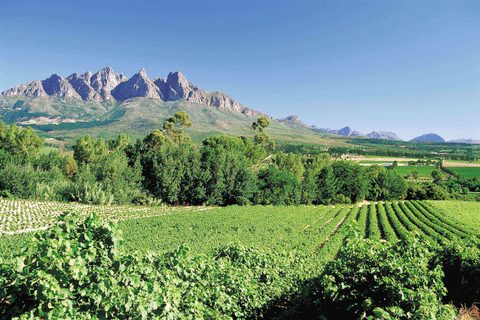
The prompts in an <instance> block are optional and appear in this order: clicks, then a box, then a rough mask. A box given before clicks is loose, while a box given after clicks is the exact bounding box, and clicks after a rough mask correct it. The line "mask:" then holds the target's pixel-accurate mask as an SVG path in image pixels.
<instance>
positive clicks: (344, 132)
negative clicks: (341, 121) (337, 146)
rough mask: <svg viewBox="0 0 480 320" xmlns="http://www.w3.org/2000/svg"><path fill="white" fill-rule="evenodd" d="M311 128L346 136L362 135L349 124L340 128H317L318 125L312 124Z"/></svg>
mask: <svg viewBox="0 0 480 320" xmlns="http://www.w3.org/2000/svg"><path fill="white" fill-rule="evenodd" d="M312 128H314V129H317V130H320V131H322V132H326V133H332V134H337V135H340V136H346V137H353V136H364V135H363V134H362V133H360V132H358V131H355V130H352V129H351V128H350V127H349V126H346V127H343V128H342V129H338V130H334V129H330V128H318V126H316V125H315V127H314V126H312Z"/></svg>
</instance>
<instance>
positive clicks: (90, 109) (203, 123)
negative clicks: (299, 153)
mask: <svg viewBox="0 0 480 320" xmlns="http://www.w3.org/2000/svg"><path fill="white" fill-rule="evenodd" d="M181 110H184V111H186V112H187V113H188V114H189V115H190V116H191V120H192V122H193V126H192V127H191V128H190V129H187V130H186V133H187V134H189V135H191V136H192V138H193V140H194V141H196V142H200V141H201V140H203V139H204V138H205V137H208V136H210V135H215V134H228V135H244V136H253V135H254V132H253V130H252V129H251V125H252V122H253V121H255V120H256V119H257V117H252V116H247V115H244V114H242V113H239V112H235V111H231V110H228V109H218V108H214V107H210V106H207V105H203V104H198V103H192V102H188V101H186V100H183V99H182V100H177V101H168V102H164V101H162V100H159V99H149V98H132V99H128V100H125V101H115V100H109V101H104V102H98V101H81V100H78V99H72V98H67V99H65V98H57V97H38V98H28V97H2V98H0V114H2V116H3V120H4V121H5V122H7V123H17V124H18V125H22V126H26V125H29V126H31V127H32V128H34V129H36V130H38V131H39V134H40V135H42V136H44V137H48V138H56V139H61V140H65V141H67V142H72V141H73V140H74V139H75V138H76V137H78V136H82V135H85V134H90V135H91V136H94V137H102V138H106V139H109V138H112V137H115V136H116V135H118V134H119V133H122V132H123V133H126V134H127V135H129V136H130V137H132V138H133V139H136V138H139V137H143V136H145V135H146V134H147V133H148V132H151V131H152V130H154V129H156V128H160V127H161V126H162V123H163V121H164V120H165V119H166V118H169V117H171V116H172V115H174V114H175V112H177V111H181ZM62 119H63V120H62ZM42 120H43V121H42ZM49 121H50V122H54V123H48V122H49ZM61 121H63V122H62V123H58V122H61ZM45 122H47V123H45ZM268 133H269V134H270V135H271V137H272V138H273V139H275V140H286V141H297V142H308V143H316V144H322V145H343V144H345V142H346V141H348V140H350V138H341V139H339V138H338V136H332V135H330V134H325V133H320V132H318V131H315V130H313V129H311V128H309V127H308V126H306V125H305V124H303V123H302V122H300V121H297V120H293V121H287V122H279V121H277V120H274V119H272V120H271V124H270V127H269V128H268Z"/></svg>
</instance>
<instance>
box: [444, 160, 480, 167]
mask: <svg viewBox="0 0 480 320" xmlns="http://www.w3.org/2000/svg"><path fill="white" fill-rule="evenodd" d="M449 163H457V164H478V165H480V161H464V160H446V161H445V162H444V165H445V166H446V167H448V164H449Z"/></svg>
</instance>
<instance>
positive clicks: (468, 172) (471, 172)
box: [449, 167, 480, 179]
mask: <svg viewBox="0 0 480 320" xmlns="http://www.w3.org/2000/svg"><path fill="white" fill-rule="evenodd" d="M449 169H450V170H452V171H454V172H458V173H460V175H461V176H462V177H464V178H467V179H471V178H473V177H477V178H480V167H450V168H449Z"/></svg>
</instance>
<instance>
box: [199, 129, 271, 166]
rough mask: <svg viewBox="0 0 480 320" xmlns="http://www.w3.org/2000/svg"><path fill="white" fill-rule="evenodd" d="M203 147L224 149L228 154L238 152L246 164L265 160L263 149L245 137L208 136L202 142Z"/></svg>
mask: <svg viewBox="0 0 480 320" xmlns="http://www.w3.org/2000/svg"><path fill="white" fill-rule="evenodd" d="M202 144H203V146H204V147H211V148H214V149H216V148H224V149H225V150H226V151H228V152H240V153H243V154H244V155H245V157H246V158H247V161H248V164H255V163H258V162H259V161H260V160H261V159H264V158H265V155H266V153H265V149H264V148H262V147H260V146H259V145H256V144H254V143H253V142H252V140H251V139H249V138H246V137H232V136H226V135H216V136H210V137H208V138H206V139H205V140H203V142H202Z"/></svg>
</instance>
